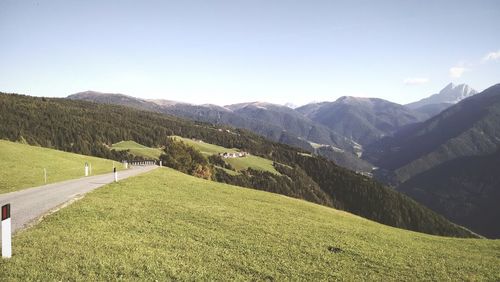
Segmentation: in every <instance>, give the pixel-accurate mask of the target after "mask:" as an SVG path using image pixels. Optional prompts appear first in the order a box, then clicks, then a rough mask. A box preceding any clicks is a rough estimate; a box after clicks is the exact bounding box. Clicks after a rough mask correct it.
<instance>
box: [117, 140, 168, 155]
mask: <svg viewBox="0 0 500 282" xmlns="http://www.w3.org/2000/svg"><path fill="white" fill-rule="evenodd" d="M111 148H112V149H114V150H117V151H125V150H130V154H132V155H135V156H139V157H144V158H149V159H155V160H157V159H159V158H160V156H161V154H162V153H163V152H162V150H161V149H158V148H149V147H146V146H144V145H141V144H139V143H137V142H135V141H120V142H118V143H115V144H113V146H111Z"/></svg>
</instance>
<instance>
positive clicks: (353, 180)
mask: <svg viewBox="0 0 500 282" xmlns="http://www.w3.org/2000/svg"><path fill="white" fill-rule="evenodd" d="M0 111H1V112H2V115H1V116H0V124H2V127H0V138H4V139H8V140H12V141H17V140H26V142H28V143H29V144H38V145H42V146H46V147H52V148H57V149H60V150H65V151H70V152H77V153H83V154H91V155H94V156H100V157H110V158H113V159H117V160H122V159H126V157H127V156H126V155H124V154H121V153H123V152H116V151H115V150H111V149H110V147H111V145H112V144H114V143H117V142H119V141H122V140H133V141H135V142H137V143H139V144H143V145H145V146H148V147H161V146H162V144H165V142H166V140H167V139H168V137H169V136H172V135H177V136H182V137H186V138H196V139H199V140H203V141H204V142H206V143H211V144H214V145H218V146H222V147H225V148H238V149H240V150H244V151H246V152H249V153H251V154H252V155H254V156H259V157H263V158H266V159H269V160H272V161H273V162H275V163H279V164H282V165H283V166H279V167H280V169H281V171H283V173H286V175H287V176H288V178H287V177H285V176H282V177H283V178H286V179H280V178H276V177H278V176H274V175H273V174H265V173H259V174H258V175H255V176H254V175H253V174H254V172H252V171H250V172H249V173H248V175H247V177H248V180H249V181H251V182H252V181H253V182H252V183H251V184H252V185H253V186H252V187H270V188H273V187H275V186H276V185H274V183H273V182H272V181H274V180H277V179H278V180H280V181H281V180H282V181H284V182H286V183H288V184H289V185H292V186H293V187H291V188H293V189H292V190H285V191H273V192H276V193H286V192H287V191H293V192H294V194H293V195H294V196H295V197H298V198H301V197H303V195H311V193H310V192H311V191H312V190H311V189H314V191H318V192H320V193H321V195H322V197H323V198H321V199H323V200H324V201H323V200H322V201H319V203H322V204H325V205H327V206H333V207H336V208H339V209H343V210H346V211H350V212H352V213H355V214H357V215H360V216H363V217H366V218H369V219H373V220H375V221H378V222H381V223H384V224H387V225H391V226H395V227H400V228H406V229H410V230H415V231H420V232H427V233H430V234H439V235H447V236H459V237H471V236H476V235H475V234H473V233H471V232H470V231H468V230H466V229H464V228H462V227H460V226H457V225H454V224H452V223H450V222H449V221H447V220H446V219H444V218H443V217H442V216H439V215H437V214H435V213H434V212H432V211H430V210H429V209H427V208H425V207H423V206H421V205H419V204H418V203H416V202H415V201H413V200H411V199H410V198H408V197H407V196H405V195H403V194H401V193H398V192H396V191H393V190H392V189H390V188H387V187H385V186H383V185H381V184H380V183H378V182H376V181H373V180H371V179H369V178H366V177H363V176H360V175H358V174H356V173H354V172H352V171H349V170H346V169H343V168H341V167H338V166H337V165H335V164H334V163H332V162H330V161H328V160H326V159H324V158H321V157H317V156H311V155H308V154H307V152H305V151H301V150H298V149H296V148H292V147H289V146H286V145H283V144H279V143H273V142H270V141H267V140H265V139H264V138H262V137H260V136H257V135H255V134H252V133H250V132H248V131H245V130H238V129H230V130H229V129H227V130H223V128H221V127H220V126H212V125H207V124H200V123H193V122H190V121H186V120H181V119H178V118H175V117H171V116H166V115H164V114H159V113H154V112H149V111H139V110H136V109H132V108H128V107H123V106H116V105H106V104H96V103H91V102H85V101H75V100H70V99H51V98H37V97H29V96H23V95H14V94H0ZM172 153H173V154H174V155H175V152H172ZM287 167H288V168H287ZM281 171H280V173H281ZM224 177H225V176H224ZM258 181H262V182H261V183H260V182H258ZM311 181H312V182H311ZM310 185H313V186H310ZM289 187H290V186H289ZM318 189H319V190H318ZM316 195H319V194H316ZM307 199H308V200H310V201H316V200H318V198H307Z"/></svg>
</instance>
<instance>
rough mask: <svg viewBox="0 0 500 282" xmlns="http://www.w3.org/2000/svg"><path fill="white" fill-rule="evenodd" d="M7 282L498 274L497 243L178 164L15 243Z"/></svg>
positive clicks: (95, 196)
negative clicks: (233, 182)
mask: <svg viewBox="0 0 500 282" xmlns="http://www.w3.org/2000/svg"><path fill="white" fill-rule="evenodd" d="M13 245H14V249H13V257H12V258H11V259H9V260H0V280H2V281H3V280H7V281H9V280H23V281H26V280H38V281H53V280H87V281H88V280H101V281H102V280H116V279H125V280H159V281H165V280H309V281H317V280H329V281H331V280H342V279H349V280H378V281H381V280H384V281H387V280H398V281H399V280H407V281H415V280H436V281H443V280H451V281H463V280H489V281H498V280H499V279H500V269H499V268H498V265H500V241H498V240H486V239H452V238H444V237H437V236H431V235H425V234H421V233H415V232H411V231H405V230H401V229H396V228H392V227H388V226H385V225H381V224H378V223H375V222H373V221H369V220H366V219H363V218H360V217H358V216H354V215H352V214H349V213H346V212H342V211H339V210H335V209H332V208H327V207H324V206H320V205H316V204H312V203H308V202H305V201H302V200H297V199H292V198H288V197H283V196H281V195H276V194H271V193H266V192H261V191H256V190H251V189H245V188H239V187H234V186H229V185H225V184H220V183H216V182H211V181H206V180H202V179H199V178H195V177H191V176H187V175H185V174H182V173H179V172H176V171H174V170H171V169H167V168H163V169H158V170H155V171H153V172H150V173H148V174H144V175H141V176H138V177H135V178H130V179H127V180H124V181H120V182H118V183H113V184H110V185H107V186H105V187H103V188H100V189H98V190H95V191H94V192H91V193H89V194H87V195H86V196H85V198H84V199H82V200H80V201H78V202H76V203H74V204H72V205H71V206H69V207H67V208H65V209H62V210H60V211H59V212H57V213H55V214H52V215H50V216H48V217H47V218H46V219H44V221H42V222H41V223H40V224H38V225H37V226H35V227H33V228H31V229H28V230H25V231H21V232H19V233H17V234H16V235H15V236H14V238H13Z"/></svg>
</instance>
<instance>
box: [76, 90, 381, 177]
mask: <svg viewBox="0 0 500 282" xmlns="http://www.w3.org/2000/svg"><path fill="white" fill-rule="evenodd" d="M68 98H69V99H74V100H84V101H92V102H97V103H105V104H118V105H124V106H130V107H133V108H136V109H143V110H149V111H154V112H159V113H164V114H169V115H173V116H177V117H181V118H188V119H191V120H196V121H201V122H207V123H211V124H218V125H229V126H233V127H238V128H245V129H248V130H250V131H253V132H254V133H257V134H259V135H262V136H264V137H266V138H268V139H270V140H273V141H277V142H281V143H284V144H288V145H292V146H295V147H299V148H302V149H305V150H308V151H311V152H317V153H318V154H322V153H323V152H325V157H327V158H329V159H330V160H333V161H335V162H336V163H337V164H338V165H340V166H343V167H346V168H350V169H353V170H356V171H364V172H370V171H371V169H372V166H371V165H370V164H368V163H367V162H366V161H364V160H361V159H359V158H358V157H357V156H356V155H355V154H354V153H356V150H357V148H356V144H355V143H354V142H352V141H351V140H349V139H347V138H345V137H344V136H342V135H339V134H336V133H335V132H333V131H331V130H330V129H328V128H327V127H326V126H323V125H321V124H318V123H316V122H314V121H312V120H310V119H309V118H307V117H305V116H303V115H302V114H300V113H299V112H297V111H295V110H294V109H291V108H289V107H286V106H282V105H277V104H271V103H267V102H249V103H239V104H233V105H227V106H224V107H222V106H217V105H211V104H206V105H192V104H188V103H180V102H175V101H170V100H144V99H139V98H135V97H131V96H127V95H123V94H109V93H101V92H95V91H86V92H81V93H76V94H72V95H69V96H68ZM311 142H313V143H315V144H322V146H325V147H328V146H333V147H334V148H339V149H341V151H342V152H339V151H335V152H331V151H328V150H316V148H315V147H313V146H312V144H311Z"/></svg>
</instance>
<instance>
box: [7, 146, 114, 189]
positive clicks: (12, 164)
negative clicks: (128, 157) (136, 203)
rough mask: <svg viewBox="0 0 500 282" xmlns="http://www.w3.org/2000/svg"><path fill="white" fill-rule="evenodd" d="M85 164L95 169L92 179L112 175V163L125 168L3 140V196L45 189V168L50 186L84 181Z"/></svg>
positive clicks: (89, 158) (93, 158) (107, 161)
mask: <svg viewBox="0 0 500 282" xmlns="http://www.w3.org/2000/svg"><path fill="white" fill-rule="evenodd" d="M85 162H88V163H89V164H90V165H91V166H92V174H91V175H96V174H102V173H108V172H112V171H113V163H114V164H115V166H116V167H117V168H118V169H122V168H123V166H122V164H121V163H119V162H113V161H111V160H107V159H101V158H96V157H90V156H83V155H78V154H73V153H68V152H63V151H58V150H53V149H48V148H42V147H36V146H30V145H25V144H21V143H14V142H10V141H5V140H0V193H7V192H12V191H16V190H21V189H24V188H28V187H34V186H39V185H44V184H45V179H44V168H45V169H46V170H47V183H54V182H59V181H63V180H68V179H73V178H80V177H84V176H85V170H84V167H85Z"/></svg>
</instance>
